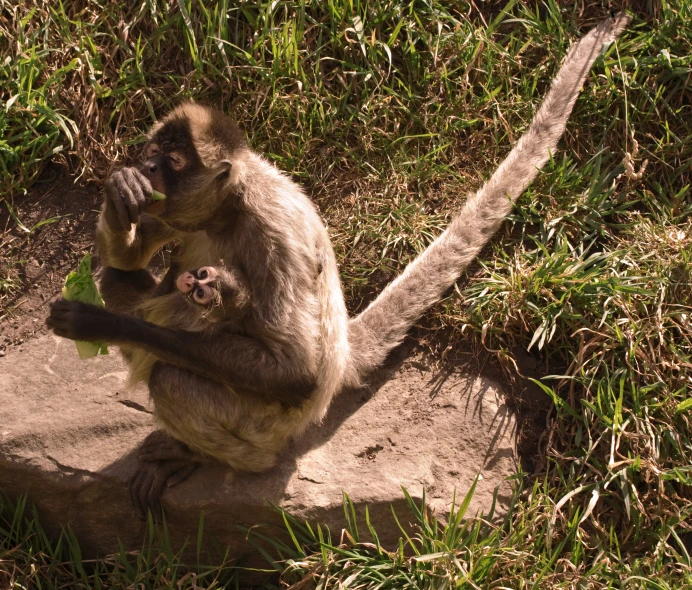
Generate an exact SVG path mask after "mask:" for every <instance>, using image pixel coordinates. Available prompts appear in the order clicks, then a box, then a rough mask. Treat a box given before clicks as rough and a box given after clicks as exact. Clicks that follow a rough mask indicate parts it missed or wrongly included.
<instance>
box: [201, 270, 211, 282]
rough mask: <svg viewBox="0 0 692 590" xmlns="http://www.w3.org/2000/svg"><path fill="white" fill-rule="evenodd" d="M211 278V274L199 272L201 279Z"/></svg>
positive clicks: (204, 271) (203, 271)
mask: <svg viewBox="0 0 692 590" xmlns="http://www.w3.org/2000/svg"><path fill="white" fill-rule="evenodd" d="M208 276H209V273H208V272H207V271H206V270H200V271H199V278H200V279H202V280H204V279H206V278H207V277H208Z"/></svg>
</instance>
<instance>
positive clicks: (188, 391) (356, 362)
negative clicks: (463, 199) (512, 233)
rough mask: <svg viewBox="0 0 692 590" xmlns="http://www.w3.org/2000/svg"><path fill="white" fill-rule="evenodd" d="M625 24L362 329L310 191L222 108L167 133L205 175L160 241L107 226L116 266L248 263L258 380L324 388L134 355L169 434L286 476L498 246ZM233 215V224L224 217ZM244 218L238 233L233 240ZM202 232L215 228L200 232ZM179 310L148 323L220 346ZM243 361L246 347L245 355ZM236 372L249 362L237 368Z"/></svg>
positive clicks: (244, 465)
mask: <svg viewBox="0 0 692 590" xmlns="http://www.w3.org/2000/svg"><path fill="white" fill-rule="evenodd" d="M626 23H627V18H626V17H625V16H623V15H620V16H619V17H617V18H616V19H611V20H608V21H605V22H603V23H601V24H600V25H599V26H598V27H597V28H596V29H594V30H593V31H591V32H590V33H589V34H588V35H586V36H585V37H584V38H583V39H582V40H581V41H580V42H579V43H578V44H576V45H575V47H573V49H572V50H571V51H570V53H569V55H568V56H567V58H566V59H565V62H564V64H563V66H562V68H561V70H560V72H559V73H558V76H557V77H556V79H555V81H554V82H553V86H552V89H551V91H550V92H549V94H548V96H547V97H546V99H545V101H544V103H543V106H542V107H541V109H540V110H539V112H538V113H537V115H536V118H535V120H534V122H533V123H532V124H531V126H530V127H529V130H528V131H527V132H526V133H525V134H524V136H523V137H522V138H521V139H520V140H519V142H518V143H517V145H516V146H515V147H514V149H513V150H512V151H511V152H510V154H509V156H508V157H507V159H506V160H505V161H504V162H503V163H502V164H501V166H500V167H499V168H498V170H497V172H496V173H495V174H494V175H493V177H492V178H491V179H490V180H489V181H488V182H487V183H486V185H485V186H484V187H483V188H482V189H481V190H480V191H478V192H477V193H476V195H475V196H474V197H472V198H470V199H469V200H468V201H467V203H466V205H465V206H464V208H463V209H462V211H461V212H460V214H459V215H458V216H457V217H456V218H455V219H454V220H453V221H452V223H451V224H450V227H449V229H448V230H447V231H446V232H445V233H444V234H443V235H442V236H440V237H439V238H438V239H437V240H436V241H435V242H434V243H433V244H432V245H431V246H430V247H429V248H428V249H427V250H426V251H425V252H424V253H423V254H422V255H421V256H420V257H419V258H418V259H417V260H416V261H415V262H414V263H413V264H411V265H410V266H409V267H408V268H407V269H406V271H405V272H404V273H403V274H402V275H401V276H400V277H399V278H398V279H397V280H395V281H394V282H393V283H392V284H391V285H390V286H389V287H387V288H386V289H385V290H384V292H383V293H382V294H381V295H380V296H379V297H378V298H377V299H376V300H375V301H374V302H373V303H372V304H371V305H370V306H369V307H368V309H367V310H365V312H363V313H362V314H361V315H360V316H359V317H357V318H355V319H353V320H351V321H350V322H349V320H348V316H347V312H346V308H345V304H344V299H343V294H342V290H341V284H340V280H339V272H338V268H337V265H336V260H335V257H334V252H333V249H332V247H331V244H330V241H329V237H328V235H327V232H326V230H325V228H324V226H323V224H322V222H321V220H320V217H319V215H318V213H317V211H316V209H315V207H314V205H313V204H312V203H311V202H310V201H309V199H308V198H307V197H306V196H305V194H304V193H303V192H302V190H301V189H300V188H299V187H298V186H297V185H296V184H295V183H294V182H292V181H291V180H290V179H289V178H288V177H286V176H285V175H284V174H282V173H281V172H279V171H278V170H277V169H276V168H275V167H274V166H272V165H271V164H269V163H268V162H267V161H266V160H264V159H263V158H262V157H261V156H259V155H257V154H255V153H253V152H252V151H250V150H249V149H247V148H245V147H239V148H237V149H234V148H233V147H229V145H230V144H229V140H228V139H227V137H232V136H233V133H232V132H231V131H229V133H228V134H227V135H226V136H225V135H223V134H222V133H221V131H222V130H221V131H220V129H221V127H223V125H222V124H221V122H220V121H219V119H218V117H220V116H221V115H220V114H219V113H217V112H215V111H212V110H209V109H206V108H204V107H201V106H199V105H194V104H185V105H181V106H180V107H178V108H177V109H175V110H174V111H173V112H172V113H171V114H170V115H168V116H167V117H166V118H165V119H164V120H163V121H162V122H161V123H160V124H158V125H156V126H155V127H154V129H153V130H152V132H151V134H150V138H152V139H153V138H155V137H156V136H157V134H158V133H159V132H161V131H162V130H165V128H166V125H167V124H169V123H170V122H172V121H180V120H186V121H188V122H189V127H190V129H191V132H192V136H193V142H194V144H195V147H196V150H197V152H198V154H199V155H200V158H201V160H202V162H203V164H204V167H205V170H206V172H205V173H204V174H200V175H199V178H198V179H197V180H195V182H196V183H197V184H194V185H192V188H190V189H189V190H188V191H187V192H186V195H185V199H184V200H181V201H180V203H179V204H176V203H175V202H172V203H171V209H170V211H167V212H166V214H165V215H163V216H162V217H161V220H159V221H156V222H153V221H152V222H151V224H150V226H151V227H150V231H149V233H147V232H145V231H143V230H142V229H141V228H138V229H137V230H133V232H134V233H133V232H130V234H127V235H124V234H121V235H116V234H114V233H113V232H109V230H108V228H107V227H106V226H105V225H104V224H103V223H101V224H100V225H99V245H100V248H101V249H102V250H101V252H102V257H103V259H104V263H105V264H109V265H112V266H115V267H117V268H123V269H130V268H144V266H146V264H147V263H148V260H149V258H150V257H151V254H153V251H154V250H155V246H156V247H157V245H161V243H163V241H168V240H169V239H173V237H175V238H177V239H179V240H180V241H181V243H182V253H181V255H180V260H179V262H180V265H181V268H183V269H194V268H199V267H200V266H205V265H209V266H217V265H220V264H224V263H225V264H226V265H227V266H228V267H229V268H233V267H234V266H236V265H237V266H238V268H242V269H243V271H244V272H246V273H247V274H248V280H249V281H250V284H251V286H252V296H251V300H250V302H249V304H248V306H249V311H248V313H247V315H246V316H244V317H243V318H242V319H241V320H240V321H239V323H238V326H237V328H238V333H239V334H247V335H249V337H251V338H253V339H256V340H257V341H261V342H262V343H264V345H266V347H267V348H268V349H269V350H270V351H271V357H268V358H270V360H271V363H272V366H271V367H269V366H267V365H262V364H257V363H256V362H255V359H254V358H253V357H251V356H248V357H247V363H248V366H247V368H246V371H247V377H248V378H250V379H252V378H255V377H258V373H257V372H260V373H261V372H262V371H263V370H264V367H265V366H266V367H267V368H266V370H267V371H268V372H269V371H270V369H271V371H275V372H277V371H278V372H279V373H281V371H283V373H281V374H284V375H285V383H286V388H289V384H290V383H291V382H292V380H293V381H295V379H296V378H298V377H300V378H302V377H303V376H310V377H314V388H313V389H312V392H311V395H310V396H309V398H308V399H306V400H305V401H304V402H302V403H301V404H299V405H293V406H291V405H290V404H289V405H286V404H284V403H282V400H281V399H280V397H281V391H280V390H281V388H280V387H279V392H278V393H279V399H276V400H274V399H271V398H266V397H264V398H258V397H257V396H256V395H254V394H253V393H252V391H249V390H248V391H245V390H243V389H242V388H241V387H238V386H236V385H234V384H233V383H232V382H230V381H223V380H221V381H218V380H217V381H214V380H210V379H208V378H207V377H206V372H205V368H204V367H202V366H199V365H198V366H196V367H186V366H183V364H182V361H180V363H181V364H178V363H169V364H166V365H165V366H163V365H162V366H161V367H160V368H155V369H154V371H153V372H152V371H151V366H152V360H153V359H155V358H158V357H157V356H156V355H155V354H152V352H151V351H150V350H146V347H142V348H137V347H130V349H129V350H130V354H131V356H132V367H133V369H132V370H133V376H134V378H137V379H146V378H148V376H149V375H150V374H151V377H150V379H149V386H150V391H151V394H152V398H153V399H154V402H155V415H156V419H157V422H158V424H159V425H160V426H161V427H162V428H163V429H165V431H166V432H168V433H169V434H170V435H171V436H172V437H173V438H175V439H177V440H180V441H183V442H184V443H185V444H186V445H187V446H189V447H190V448H191V449H192V450H194V451H195V452H197V453H199V454H200V455H203V456H206V457H212V458H214V459H216V460H218V461H222V462H225V463H227V464H229V465H231V466H232V467H235V468H237V469H242V470H249V471H261V470H264V469H266V468H268V467H270V466H271V465H273V464H274V462H275V461H276V458H277V455H278V453H279V452H280V450H281V449H282V448H283V447H284V446H285V444H286V443H287V441H288V440H289V439H290V438H291V437H293V436H296V435H298V434H300V433H302V432H303V431H304V430H305V429H306V428H308V427H309V426H310V425H311V424H314V423H316V422H319V421H320V420H321V419H322V418H323V417H324V414H325V412H326V411H327V408H328V406H329V404H330V402H331V401H332V399H333V398H334V396H335V395H336V394H337V393H338V392H339V391H340V390H342V389H343V388H345V387H349V386H353V385H356V384H358V383H360V382H361V380H362V378H363V377H364V376H366V375H367V373H368V371H370V370H371V369H372V368H374V367H375V366H377V365H378V364H379V363H381V362H382V360H383V359H384V358H385V356H386V354H387V353H388V352H389V351H390V350H391V349H392V348H393V347H394V346H396V345H397V344H398V343H399V342H400V341H401V340H402V339H403V337H404V335H405V334H406V331H407V330H408V329H409V328H410V326H411V325H412V324H413V322H415V320H416V319H417V318H418V317H420V315H421V314H422V313H423V312H424V311H425V310H426V309H427V308H428V307H429V306H430V305H432V304H434V303H435V302H436V301H437V300H439V298H440V297H441V296H442V294H443V293H444V291H445V290H447V289H448V288H450V287H451V286H452V284H453V283H454V281H455V280H456V279H457V278H458V277H459V275H460V273H461V272H462V271H463V269H464V268H465V266H466V265H467V264H468V263H469V262H470V261H471V260H472V259H473V257H475V256H476V254H477V253H478V251H479V250H480V248H482V246H483V245H484V244H485V243H487V241H488V239H489V238H490V237H491V236H492V235H493V233H494V232H495V231H496V230H497V228H498V227H499V226H500V224H501V223H502V220H503V218H504V217H505V215H506V214H507V213H508V212H509V211H510V209H511V206H512V204H513V202H514V201H515V200H516V199H517V198H518V196H519V195H520V194H521V192H522V191H523V190H524V189H525V188H526V186H527V185H528V184H529V183H530V182H531V180H532V179H533V178H534V177H535V175H536V173H537V170H538V169H539V168H540V167H541V166H542V165H543V164H544V163H545V162H546V161H547V159H548V158H549V155H550V153H552V152H554V150H555V149H556V145H557V142H558V140H559V138H560V136H561V135H562V133H563V131H564V128H565V124H566V121H567V118H568V117H569V114H570V112H571V110H572V106H573V104H574V102H575V100H576V98H577V96H578V93H579V89H580V87H581V85H582V84H583V82H584V80H585V77H586V75H587V74H588V72H589V69H590V67H591V65H592V63H593V61H594V60H595V59H596V57H597V56H598V53H599V51H600V49H601V46H602V44H603V43H605V42H609V41H612V40H613V39H614V38H615V37H617V35H618V34H619V33H620V32H621V31H622V29H623V28H624V26H625V24H626ZM224 142H225V143H224ZM227 165H232V168H231V171H230V174H229V175H227V177H224V178H226V180H224V183H225V184H224V185H223V186H219V185H218V183H217V184H215V182H216V181H215V180H214V179H215V178H219V176H217V174H218V171H220V170H223V166H227ZM175 207H177V208H175ZM223 207H227V208H229V207H230V209H228V211H231V213H228V214H227V213H223V212H224V211H226V209H223ZM234 215H237V216H238V219H239V221H238V225H237V226H234V227H233V229H223V227H225V226H223V223H230V221H229V220H230V219H232V218H233V216H234ZM219 224H221V225H219ZM197 227H199V228H200V230H203V231H194V229H195V228H197ZM219 227H221V229H219ZM229 227H230V226H229ZM219 232H221V233H219ZM224 232H225V233H224ZM147 236H149V238H150V239H149V240H147V239H146V238H147ZM212 236H213V237H212ZM180 305H184V302H181V301H180V300H179V299H178V298H176V297H175V296H171V295H165V296H161V297H159V298H155V299H151V300H149V301H147V302H145V303H144V304H143V305H142V306H141V308H140V311H139V312H138V313H141V314H143V315H144V317H146V318H147V319H148V320H149V321H150V322H153V323H156V324H159V325H166V326H169V327H173V328H181V329H184V330H188V331H191V332H203V333H204V334H208V336H209V338H207V340H208V341H213V338H214V337H216V336H217V335H219V338H220V334H221V332H220V331H218V330H219V328H218V326H215V325H214V323H213V322H210V321H209V318H205V317H204V316H203V315H197V316H195V315H194V314H192V315H190V314H186V313H184V310H183V311H181V309H182V308H180V307H179V306H180ZM243 353H244V351H243V348H242V347H239V348H238V349H237V350H236V353H234V354H238V355H242V354H243ZM156 354H158V355H163V356H162V358H164V357H165V355H164V353H156ZM159 360H160V359H159ZM234 362H240V361H239V360H238V359H235V358H229V363H231V364H233V363H234ZM253 363H254V364H253ZM159 365H160V363H159V364H158V365H157V367H159ZM233 366H235V365H233ZM268 374H269V373H268ZM238 376H239V377H241V376H242V375H240V374H238ZM296 376H297V377H296ZM259 377H262V375H261V374H260V375H259ZM287 395H288V392H287Z"/></svg>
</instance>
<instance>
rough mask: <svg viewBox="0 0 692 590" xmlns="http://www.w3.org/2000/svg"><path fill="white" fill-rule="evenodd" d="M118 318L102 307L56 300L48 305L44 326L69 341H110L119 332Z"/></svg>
mask: <svg viewBox="0 0 692 590" xmlns="http://www.w3.org/2000/svg"><path fill="white" fill-rule="evenodd" d="M119 324H120V318H119V317H118V316H116V315H115V314H112V313H111V312H109V311H106V310H105V309H103V308H102V307H98V306H97V305H90V304H89V303H80V302H79V301H67V300H66V299H58V300H57V301H55V302H53V303H51V304H50V315H49V316H48V318H47V319H46V325H47V326H48V327H49V328H50V329H51V330H53V332H55V333H56V334H57V335H58V336H62V337H63V338H70V339H71V340H86V341H99V340H111V339H113V338H114V337H115V336H117V334H118V333H119V331H120V326H119Z"/></svg>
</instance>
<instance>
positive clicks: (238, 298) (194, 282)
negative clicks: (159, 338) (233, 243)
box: [175, 266, 250, 323]
mask: <svg viewBox="0 0 692 590" xmlns="http://www.w3.org/2000/svg"><path fill="white" fill-rule="evenodd" d="M175 288H176V289H177V291H178V293H179V294H181V295H184V296H185V299H186V300H187V301H188V302H190V303H191V304H192V305H193V309H196V310H198V312H199V314H200V317H201V318H203V319H204V320H206V321H208V322H211V323H217V322H223V321H226V322H229V321H235V320H238V319H240V317H241V316H242V312H243V311H244V310H245V309H247V305H248V303H249V302H250V288H249V286H248V284H247V279H245V277H244V276H243V275H242V273H241V272H240V271H239V270H237V269H232V268H231V269H227V268H224V267H214V266H202V267H201V268H198V269H195V270H191V271H188V272H184V273H182V274H181V275H179V276H178V278H177V279H176V280H175ZM177 296H178V297H179V296H180V295H177Z"/></svg>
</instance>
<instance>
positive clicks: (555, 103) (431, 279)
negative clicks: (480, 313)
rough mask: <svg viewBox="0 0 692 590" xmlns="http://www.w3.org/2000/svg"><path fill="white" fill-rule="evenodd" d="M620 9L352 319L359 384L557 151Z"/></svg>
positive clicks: (619, 23) (618, 24)
mask: <svg viewBox="0 0 692 590" xmlns="http://www.w3.org/2000/svg"><path fill="white" fill-rule="evenodd" d="M628 22H629V17H628V16H627V15H625V14H624V13H620V14H618V15H617V16H615V17H614V18H611V19H607V20H605V21H603V22H601V23H600V24H599V25H598V26H596V27H595V28H594V29H593V30H591V31H590V32H589V33H588V34H587V35H585V36H584V37H583V38H582V39H581V40H580V41H579V42H578V43H576V44H575V45H574V46H573V47H572V48H571V49H570V51H569V53H568V54H567V57H566V58H565V60H564V62H563V64H562V67H561V68H560V71H559V72H558V74H557V76H556V78H555V79H554V80H553V83H552V86H551V88H550V90H549V92H548V95H547V96H546V97H545V99H544V101H543V104H542V105H541V108H540V109H539V110H538V112H537V113H536V116H535V117H534V120H533V121H532V123H531V125H530V127H529V128H528V130H527V131H526V133H524V135H523V136H522V137H521V138H520V139H519V141H518V142H517V144H516V145H515V146H514V148H513V149H512V151H511V152H510V153H509V155H508V156H507V158H506V159H505V160H504V161H503V162H502V164H501V165H500V167H499V168H498V169H497V171H496V172H495V174H493V176H492V177H491V178H490V180H488V182H486V183H485V185H484V186H483V187H482V188H481V189H480V190H479V191H478V192H477V193H476V194H475V195H473V196H472V197H469V199H468V200H467V201H466V203H465V205H464V207H463V209H462V210H461V211H460V213H459V214H458V215H457V216H456V217H455V218H454V219H453V220H452V222H451V223H450V225H449V227H448V228H447V230H446V231H445V232H444V233H443V234H442V235H441V236H440V237H439V238H437V239H436V240H435V241H434V242H433V243H432V244H431V245H430V246H429V247H428V248H427V249H426V250H425V252H423V253H422V254H421V255H420V256H418V258H417V259H416V260H414V261H413V262H412V263H411V264H410V265H409V266H408V267H407V268H406V270H404V272H403V273H402V274H401V275H400V276H399V277H397V278H396V279H395V280H394V281H393V282H392V283H391V284H390V285H388V286H387V287H386V288H385V289H384V291H382V293H381V294H380V295H379V296H378V297H377V298H376V299H375V300H374V301H373V302H372V303H371V304H370V306H369V307H368V308H367V309H365V311H363V312H362V313H361V314H360V315H359V316H357V317H356V318H354V319H352V320H351V321H350V323H349V341H350V347H351V359H352V365H351V367H349V369H350V370H349V374H350V379H349V380H350V381H351V382H352V383H353V384H356V383H358V382H359V381H360V379H361V378H362V377H364V376H365V375H366V374H367V373H368V372H369V371H371V370H372V369H374V368H376V367H377V366H378V365H380V364H381V363H382V362H383V361H384V359H385V357H386V356H387V354H388V353H389V352H390V351H391V350H392V349H393V348H395V347H396V346H397V345H398V344H400V343H401V341H402V340H403V339H404V337H405V336H406V333H407V331H408V330H409V328H411V326H412V325H413V324H414V323H415V322H416V321H417V320H418V319H419V318H420V317H421V316H422V315H423V313H425V311H426V310H427V309H428V308H429V307H430V306H432V305H433V304H435V303H436V302H437V301H439V300H440V298H441V297H442V296H443V295H444V293H445V291H447V290H448V289H449V288H450V287H451V286H452V285H453V284H454V282H455V281H456V280H457V279H458V277H459V275H460V274H461V272H462V271H463V270H464V268H466V266H467V265H468V264H469V263H470V262H471V261H472V260H473V259H474V258H475V256H476V255H477V254H478V252H479V251H480V250H481V249H482V248H483V246H484V245H485V244H486V243H487V242H488V240H489V239H490V238H491V237H492V235H493V234H494V233H495V232H496V231H497V229H498V228H499V227H500V225H501V224H502V221H503V219H504V218H505V216H506V215H507V214H508V213H509V212H510V211H511V208H512V205H513V204H514V202H515V201H516V200H517V199H518V198H519V195H521V193H522V192H523V191H524V189H526V187H527V186H528V185H529V184H530V183H531V181H532V180H533V179H534V178H535V177H536V175H537V174H538V171H539V169H540V168H541V167H542V166H543V165H544V164H545V163H546V162H547V161H548V159H549V157H550V154H551V153H554V152H555V148H556V147H557V142H558V140H559V139H560V137H561V136H562V133H563V132H564V130H565V125H566V124H567V119H568V118H569V115H570V113H571V112H572V107H573V106H574V103H575V101H576V100H577V96H578V95H579V91H580V90H581V87H582V85H583V83H584V80H585V79H586V76H587V75H588V73H589V70H590V69H591V66H592V65H593V63H594V61H595V60H596V58H597V57H598V56H599V54H600V51H601V48H602V46H603V44H605V43H611V42H613V41H614V40H615V39H616V38H617V37H618V36H619V35H620V33H621V32H622V31H623V30H624V28H625V27H626V25H627V23H628Z"/></svg>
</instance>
